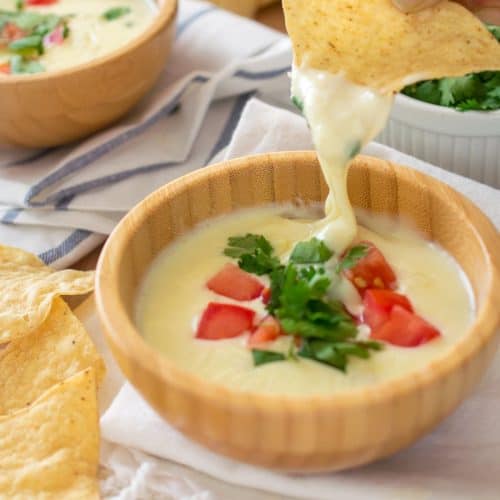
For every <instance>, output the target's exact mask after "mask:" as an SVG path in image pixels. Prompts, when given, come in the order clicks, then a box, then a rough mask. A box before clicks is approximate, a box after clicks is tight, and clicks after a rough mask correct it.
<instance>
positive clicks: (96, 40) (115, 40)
mask: <svg viewBox="0 0 500 500" xmlns="http://www.w3.org/2000/svg"><path fill="white" fill-rule="evenodd" d="M15 5H16V2H15V0H0V10H2V9H3V10H9V11H14V10H15ZM121 7H123V8H124V9H126V10H127V11H128V12H126V13H125V14H123V15H121V16H119V17H117V18H115V19H111V20H107V19H106V18H105V17H104V16H103V15H104V13H105V12H107V11H109V10H110V9H113V8H121ZM24 11H25V12H34V13H39V14H55V15H57V16H61V17H65V16H68V27H69V35H68V37H67V38H66V39H65V40H64V42H63V43H61V44H60V45H55V46H51V47H48V48H46V50H45V52H44V54H43V55H41V56H40V57H39V58H37V61H38V62H39V63H40V64H41V65H42V66H43V68H44V70H45V71H55V70H60V69H65V68H68V67H71V66H75V65H77V64H81V63H85V62H88V61H91V60H93V59H96V58H98V57H101V56H104V55H107V54H109V53H111V52H113V51H115V50H117V49H119V48H120V47H122V46H124V45H126V44H127V43H128V42H130V41H131V40H133V39H134V38H136V37H138V36H139V35H140V34H141V33H143V32H144V31H145V30H146V28H147V27H148V26H149V25H150V24H151V23H152V21H153V19H154V16H155V14H156V11H157V7H156V3H155V2H154V1H153V0H59V1H58V2H56V3H54V4H50V5H37V6H26V7H25V9H24ZM11 55H12V54H11V53H9V52H8V50H7V49H5V48H4V49H2V48H0V64H1V63H2V62H8V60H9V58H10V56H11Z"/></svg>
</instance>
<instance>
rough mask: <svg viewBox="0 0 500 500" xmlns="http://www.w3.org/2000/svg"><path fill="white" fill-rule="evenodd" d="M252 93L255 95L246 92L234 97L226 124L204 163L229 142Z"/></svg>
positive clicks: (208, 161)
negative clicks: (234, 100)
mask: <svg viewBox="0 0 500 500" xmlns="http://www.w3.org/2000/svg"><path fill="white" fill-rule="evenodd" d="M253 95H255V92H247V93H246V94H242V95H240V96H239V97H238V98H237V99H236V102H235V103H234V106H233V109H232V111H231V114H230V115H229V118H228V120H227V122H226V125H225V126H224V129H223V130H222V132H221V134H220V136H219V138H218V140H217V142H216V143H215V145H214V147H213V148H212V151H210V154H209V156H208V158H207V162H206V163H210V161H211V159H212V158H213V157H214V156H215V155H216V154H217V153H219V152H220V151H221V150H222V149H224V148H225V147H226V146H227V145H228V144H229V142H230V141H231V137H232V136H233V132H234V129H235V128H236V126H237V125H238V122H239V121H240V116H241V113H242V112H243V108H244V107H245V105H246V103H247V102H248V100H249V99H250V98H251V97H252V96H253Z"/></svg>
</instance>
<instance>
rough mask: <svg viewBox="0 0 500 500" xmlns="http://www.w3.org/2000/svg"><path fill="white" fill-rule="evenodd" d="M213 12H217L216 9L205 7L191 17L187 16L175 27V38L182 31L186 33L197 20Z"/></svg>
mask: <svg viewBox="0 0 500 500" xmlns="http://www.w3.org/2000/svg"><path fill="white" fill-rule="evenodd" d="M214 10H217V7H214V6H213V5H211V6H210V7H207V8H205V9H200V10H199V11H197V12H195V13H194V14H192V15H191V16H189V17H188V18H187V19H184V20H183V21H181V22H180V23H179V24H178V25H177V37H179V36H180V35H181V34H182V33H183V32H184V31H186V29H187V28H189V26H191V25H192V24H193V23H194V22H196V21H197V20H198V19H200V18H201V17H203V16H204V15H205V14H208V13H209V12H212V11H214Z"/></svg>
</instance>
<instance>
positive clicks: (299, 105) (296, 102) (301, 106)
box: [292, 95, 304, 113]
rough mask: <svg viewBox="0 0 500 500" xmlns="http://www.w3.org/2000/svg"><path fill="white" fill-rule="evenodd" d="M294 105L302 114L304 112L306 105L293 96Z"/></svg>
mask: <svg viewBox="0 0 500 500" xmlns="http://www.w3.org/2000/svg"><path fill="white" fill-rule="evenodd" d="M292 103H293V104H294V105H295V107H296V108H297V109H298V110H299V111H300V112H301V113H303V112H304V103H303V102H302V101H301V100H300V99H299V98H298V97H296V96H294V95H293V96H292Z"/></svg>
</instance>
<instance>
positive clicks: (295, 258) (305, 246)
mask: <svg viewBox="0 0 500 500" xmlns="http://www.w3.org/2000/svg"><path fill="white" fill-rule="evenodd" d="M332 255H333V252H332V251H331V250H330V249H329V248H328V247H327V246H326V245H325V243H324V242H323V241H321V240H318V238H312V239H311V240H309V241H302V242H300V243H298V244H297V245H295V248H294V249H293V252H292V254H291V255H290V261H291V262H295V264H321V263H323V262H326V261H327V260H329V259H330V258H331V257H332Z"/></svg>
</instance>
